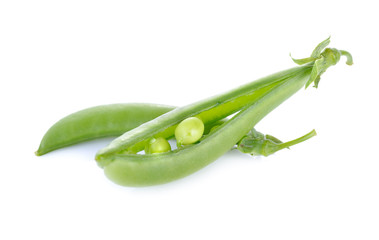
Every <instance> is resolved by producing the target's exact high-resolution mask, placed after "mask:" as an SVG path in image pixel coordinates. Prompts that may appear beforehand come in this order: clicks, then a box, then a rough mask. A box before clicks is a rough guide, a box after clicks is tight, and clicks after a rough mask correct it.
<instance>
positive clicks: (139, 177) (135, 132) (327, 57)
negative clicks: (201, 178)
mask: <svg viewBox="0 0 379 240" xmlns="http://www.w3.org/2000/svg"><path fill="white" fill-rule="evenodd" d="M328 44H329V39H327V40H325V41H323V42H321V43H320V44H319V45H318V46H317V47H316V48H315V50H314V51H313V52H312V54H311V57H309V58H305V59H293V60H294V61H295V63H297V64H299V65H301V66H298V67H295V68H292V69H289V70H285V71H282V72H278V73H276V74H273V75H270V76H268V77H265V78H262V79H260V80H257V81H255V82H252V83H249V84H246V85H244V86H241V87H239V88H236V89H234V90H232V91H229V92H227V93H225V94H221V95H218V96H215V97H212V98H209V99H206V100H203V101H199V102H196V103H194V104H190V105H188V106H185V107H180V108H176V109H175V110H173V111H170V112H168V113H166V114H164V115H162V116H160V117H157V118H155V119H154V120H151V121H149V122H147V123H146V124H143V125H141V126H139V127H137V128H135V129H132V130H130V131H128V132H126V133H124V134H123V135H122V136H120V137H118V138H116V139H115V140H114V141H112V142H111V143H110V144H109V145H108V146H107V147H105V148H103V149H101V150H100V151H99V152H98V153H97V155H96V160H97V162H98V165H99V166H100V167H102V168H103V169H104V173H105V175H106V176H107V177H108V178H109V179H110V180H112V181H113V182H115V183H117V184H120V185H123V186H150V185H156V184H163V183H167V182H170V181H174V180H176V179H179V178H182V177H185V176H187V175H189V174H191V173H193V172H195V171H197V170H199V169H201V168H203V167H205V166H207V165H208V164H210V163H211V162H213V161H215V160H216V159H217V158H218V157H220V156H222V155H223V154H224V153H226V152H227V151H229V150H230V149H231V148H233V147H234V146H235V145H236V144H237V143H238V142H239V141H240V140H241V139H242V138H243V137H244V135H246V134H247V133H248V132H249V131H250V130H251V129H253V128H254V126H255V125H256V124H257V123H258V122H259V121H260V120H261V119H262V118H264V117H265V116H266V115H267V114H268V113H270V112H271V111H272V110H274V109H275V108H276V107H278V106H279V105H280V104H281V103H282V102H284V101H285V100H287V99H288V98H289V97H291V96H292V95H293V94H295V93H296V92H297V91H298V90H300V89H301V88H303V87H304V86H305V88H306V87H308V86H309V85H310V84H311V83H314V86H315V87H317V86H318V83H319V81H320V76H321V74H323V73H324V72H325V71H326V70H327V68H329V67H330V66H333V65H335V64H336V63H337V62H338V61H339V59H340V57H341V56H346V57H347V59H348V60H347V64H348V65H351V64H352V57H351V55H350V54H349V53H348V52H346V51H339V50H337V49H334V48H333V49H331V48H326V46H327V45H328ZM235 112H238V113H237V114H235V115H234V116H233V117H232V118H231V119H229V120H228V121H226V122H225V123H223V124H222V125H221V126H219V127H218V128H216V129H215V130H214V131H211V132H210V133H209V134H207V135H205V136H204V137H203V138H202V139H201V141H200V142H198V143H195V144H192V145H189V146H187V147H184V148H178V149H175V150H172V151H169V152H166V153H161V154H145V155H142V154H129V153H123V152H124V151H125V149H133V148H134V146H135V145H139V144H140V143H141V142H145V141H146V139H149V138H151V137H154V136H159V135H165V134H166V132H170V131H171V132H172V128H174V129H175V128H176V127H177V126H178V124H180V122H181V121H183V120H184V119H186V118H189V117H198V118H199V119H201V120H202V121H203V122H204V123H205V124H206V123H208V122H216V121H218V120H220V119H222V118H225V117H226V116H228V115H231V114H232V113H235ZM167 135H168V134H167ZM313 135H314V133H313V132H311V133H309V134H307V135H306V136H304V138H301V139H305V138H309V137H311V136H313ZM268 139H269V140H270V141H271V142H272V143H274V144H277V145H278V144H280V141H276V140H275V139H274V138H272V137H269V138H268ZM301 139H298V140H295V141H296V142H298V141H301ZM292 143H295V142H292ZM292 143H291V142H289V143H288V144H287V145H280V147H279V148H281V147H287V146H289V145H291V144H292ZM274 150H276V149H274ZM270 151H271V150H270Z"/></svg>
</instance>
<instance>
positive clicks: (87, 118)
mask: <svg viewBox="0 0 379 240" xmlns="http://www.w3.org/2000/svg"><path fill="white" fill-rule="evenodd" d="M172 109H174V107H172V106H166V105H159V104H149V103H124V104H122V103H121V104H109V105H102V106H96V107H91V108H87V109H84V110H81V111H78V112H75V113H73V114H70V115H68V116H66V117H64V118H62V119H61V120H59V121H58V122H57V123H55V124H54V125H53V126H52V127H51V128H50V129H49V130H48V131H47V132H46V133H45V135H44V136H43V138H42V140H41V143H40V146H39V148H38V150H37V151H36V152H35V154H36V155H37V156H40V155H43V154H46V153H48V152H50V151H53V150H56V149H59V148H63V147H66V146H70V145H73V144H76V143H80V142H84V141H88V140H93V139H96V138H101V137H109V136H120V135H121V134H123V133H124V132H126V131H129V130H130V129H133V128H135V127H138V126H139V125H141V124H143V123H145V122H147V121H150V120H152V119H154V118H156V117H158V116H160V115H162V114H164V113H166V112H169V111H171V110H172Z"/></svg>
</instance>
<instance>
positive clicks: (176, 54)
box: [0, 0, 379, 240]
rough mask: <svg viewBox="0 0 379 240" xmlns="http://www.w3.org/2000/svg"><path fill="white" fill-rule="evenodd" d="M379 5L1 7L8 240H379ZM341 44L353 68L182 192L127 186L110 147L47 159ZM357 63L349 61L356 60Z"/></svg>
mask: <svg viewBox="0 0 379 240" xmlns="http://www.w3.org/2000/svg"><path fill="white" fill-rule="evenodd" d="M374 3H375V1H365V0H361V1H331V0H329V1H293V0H286V1H206V0H202V1H165V0H160V1H143V0H142V1H82V0H74V1H38V0H36V1H17V0H14V1H11V0H9V1H7V0H5V1H1V2H0V81H1V94H0V98H1V101H0V104H1V125H0V128H1V131H0V136H1V165H0V186H1V188H0V191H1V195H0V239H292V240H293V239H366V240H367V239H379V228H378V227H379V206H378V205H379V204H378V203H379V195H378V190H379V157H378V151H377V148H378V134H379V132H378V120H379V119H378V117H377V112H378V111H377V106H376V105H377V103H378V102H379V101H378V100H379V99H378V90H377V89H378V87H379V79H378V74H377V69H378V60H377V58H378V53H379V52H378V42H379V34H378V27H377V24H376V23H377V22H379V21H378V20H379V17H378V13H377V10H378V8H377V7H375V5H374ZM329 35H331V37H332V38H331V47H336V48H339V49H345V50H348V51H350V52H351V53H352V55H353V57H354V62H355V64H354V65H353V66H352V67H349V66H347V65H345V64H344V63H343V61H341V62H340V63H339V64H338V65H337V66H335V67H332V68H330V69H328V71H327V73H325V74H324V75H323V77H322V79H321V82H320V86H319V89H317V90H316V89H314V88H309V89H307V90H305V91H304V90H301V91H300V92H299V93H298V94H296V95H295V96H294V97H292V98H291V99H289V100H288V101H287V102H285V103H284V104H283V105H281V106H280V107H279V108H277V109H276V110H275V111H274V112H272V113H271V114H270V115H268V116H267V117H266V118H265V119H264V120H263V121H262V122H260V123H259V124H258V126H257V128H258V130H260V131H262V132H265V133H270V134H273V135H275V136H277V137H278V138H280V139H282V140H290V139H293V138H296V137H298V136H300V135H302V134H304V133H306V132H308V131H310V130H312V129H313V128H315V129H316V130H317V132H318V136H317V137H314V138H312V139H311V140H309V141H307V142H305V143H303V144H300V145H298V146H296V147H293V148H292V150H283V151H281V152H278V153H276V154H275V155H272V156H270V157H268V158H252V157H250V156H248V155H243V154H241V153H239V152H229V153H227V154H226V155H225V156H223V157H221V158H220V159H218V160H217V161H215V162H214V163H213V164H211V165H209V166H208V167H206V168H204V169H202V170H201V171H199V172H197V173H195V174H193V175H191V176H189V177H187V178H184V179H181V180H178V181H176V182H172V183H169V184H165V185H161V186H155V187H145V188H127V187H119V186H117V185H115V184H113V183H112V182H110V181H109V180H108V179H107V178H106V177H105V176H104V175H103V171H102V169H100V168H99V167H98V166H97V165H96V163H95V161H94V160H93V158H94V155H95V153H96V151H97V150H98V149H100V148H101V147H104V146H105V145H107V144H108V143H109V141H110V139H106V140H99V141H93V142H89V143H83V144H79V145H77V146H73V147H69V148H66V149H62V150H58V151H55V152H52V153H49V154H47V155H45V156H42V157H36V156H34V151H35V150H36V149H37V147H38V145H39V141H40V140H41V138H42V136H43V134H44V133H45V131H46V130H47V129H48V128H49V127H50V126H51V125H52V124H54V123H55V122H56V121H57V120H59V119H60V118H62V117H64V116H66V115H67V114H70V113H72V112H75V111H78V110H81V109H84V108H87V107H92V106H96V105H102V104H109V103H121V102H122V103H126V102H152V103H162V104H168V105H177V106H182V105H186V104H190V103H192V102H194V101H198V100H201V99H203V98H206V97H209V96H212V95H215V94H218V93H222V92H225V91H227V90H229V89H232V88H234V87H237V86H239V85H241V84H244V83H247V82H249V81H252V80H254V79H257V78H260V77H263V76H265V75H268V74H271V73H274V72H277V71H279V70H283V69H286V68H290V67H292V66H294V63H292V62H291V59H290V57H289V53H290V52H291V53H292V55H293V56H294V57H297V58H302V57H307V56H309V54H310V53H311V51H312V50H313V48H314V47H315V46H316V45H317V44H318V43H319V42H320V41H322V40H324V39H325V38H327V37H328V36H329ZM343 60H344V59H343Z"/></svg>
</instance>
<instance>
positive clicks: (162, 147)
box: [145, 137, 171, 154]
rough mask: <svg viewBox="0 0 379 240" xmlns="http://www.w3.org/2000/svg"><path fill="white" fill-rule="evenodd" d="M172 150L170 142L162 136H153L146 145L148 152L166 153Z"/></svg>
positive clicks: (146, 151)
mask: <svg viewBox="0 0 379 240" xmlns="http://www.w3.org/2000/svg"><path fill="white" fill-rule="evenodd" d="M169 151H171V146H170V143H169V142H168V141H167V140H166V139H164V138H162V137H158V138H152V139H151V140H150V141H149V142H148V143H147V144H146V146H145V153H146V154H153V153H164V152H169Z"/></svg>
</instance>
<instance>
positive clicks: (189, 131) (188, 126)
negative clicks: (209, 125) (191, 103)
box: [175, 117, 204, 146]
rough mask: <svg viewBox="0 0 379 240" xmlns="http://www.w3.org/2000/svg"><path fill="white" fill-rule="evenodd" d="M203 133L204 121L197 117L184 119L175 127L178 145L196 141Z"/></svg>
mask: <svg viewBox="0 0 379 240" xmlns="http://www.w3.org/2000/svg"><path fill="white" fill-rule="evenodd" d="M203 133H204V123H203V122H202V121H201V120H200V119H199V118H197V117H189V118H187V119H184V120H183V121H182V122H180V123H179V125H178V126H177V127H176V129H175V138H176V141H177V143H178V145H179V146H180V145H182V144H183V145H187V144H192V143H195V142H197V141H198V140H199V139H200V138H201V137H202V136H203Z"/></svg>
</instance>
